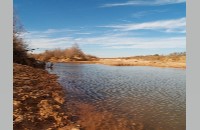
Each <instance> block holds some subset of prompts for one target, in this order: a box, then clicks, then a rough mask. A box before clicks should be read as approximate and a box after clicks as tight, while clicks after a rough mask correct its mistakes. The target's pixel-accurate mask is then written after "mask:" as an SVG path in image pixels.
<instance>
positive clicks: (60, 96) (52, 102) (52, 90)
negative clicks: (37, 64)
mask: <svg viewBox="0 0 200 130" xmlns="http://www.w3.org/2000/svg"><path fill="white" fill-rule="evenodd" d="M65 97H66V96H65V93H64V89H63V88H62V86H61V85H60V84H59V83H58V82H57V76H56V75H54V74H49V73H48V71H46V70H43V69H38V68H33V67H30V66H27V65H21V64H17V63H13V128H14V129H16V130H22V129H41V130H43V129H49V130H50V129H59V130H64V129H63V127H65V130H71V129H73V128H74V129H76V130H79V129H80V126H79V128H77V127H76V126H75V122H74V121H72V118H73V115H74V113H72V112H71V111H69V110H68V109H67V107H66V106H65V103H66V102H67V100H66V99H65ZM68 100H69V99H68Z"/></svg>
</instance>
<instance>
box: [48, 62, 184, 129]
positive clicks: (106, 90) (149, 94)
mask: <svg viewBox="0 0 200 130" xmlns="http://www.w3.org/2000/svg"><path fill="white" fill-rule="evenodd" d="M48 71H49V72H51V73H55V74H57V75H58V76H60V77H59V81H60V83H61V84H62V85H63V86H64V87H66V88H67V91H68V96H70V98H71V99H76V100H79V101H84V102H90V103H93V104H94V106H96V107H97V109H98V110H108V111H112V112H113V113H114V115H115V117H123V118H127V119H128V120H130V119H134V120H139V121H142V122H144V123H146V125H157V126H155V127H160V128H161V127H162V130H169V129H170V130H183V129H185V111H186V110H185V90H186V88H185V87H186V83H185V82H186V76H185V70H183V69H173V68H156V67H130V66H129V67H119V66H104V65H92V64H89V65H88V64H61V63H59V64H55V65H54V68H53V70H50V69H49V70H48Z"/></svg>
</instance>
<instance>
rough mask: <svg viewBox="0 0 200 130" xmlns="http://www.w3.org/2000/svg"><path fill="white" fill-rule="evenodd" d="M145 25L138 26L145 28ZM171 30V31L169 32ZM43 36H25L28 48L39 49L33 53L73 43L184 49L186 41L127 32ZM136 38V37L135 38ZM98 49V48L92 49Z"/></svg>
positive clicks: (84, 45) (178, 38)
mask: <svg viewBox="0 0 200 130" xmlns="http://www.w3.org/2000/svg"><path fill="white" fill-rule="evenodd" d="M146 26H147V25H145V26H144V25H143V26H140V27H142V28H146ZM156 27H157V26H156ZM170 29H171V30H170ZM173 29H174V28H168V31H169V32H170V31H176V30H173ZM42 35H43V36H41V35H39V31H38V33H29V34H25V36H27V37H26V39H27V40H28V43H29V46H30V48H39V50H36V51H35V53H39V52H42V51H44V50H46V49H54V48H61V49H64V48H68V47H70V46H71V45H72V44H73V43H78V44H79V45H80V46H81V47H86V46H87V45H93V46H98V47H103V48H112V49H119V48H140V49H141V48H142V49H149V48H185V46H186V40H185V37H171V38H149V37H138V34H137V33H136V34H134V33H132V34H131V35H130V33H129V32H125V33H124V32H118V33H116V32H112V33H107V34H103V35H96V36H92V37H89V36H88V37H79V38H77V37H76V35H75V36H70V37H69V36H64V37H51V36H46V35H44V33H43V34H42ZM136 36H137V37H136ZM94 49H98V48H94ZM86 53H87V52H86Z"/></svg>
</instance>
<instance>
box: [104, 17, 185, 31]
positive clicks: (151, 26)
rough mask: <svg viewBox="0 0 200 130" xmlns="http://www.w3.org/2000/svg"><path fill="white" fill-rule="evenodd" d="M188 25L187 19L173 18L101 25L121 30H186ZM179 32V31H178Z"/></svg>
mask: <svg viewBox="0 0 200 130" xmlns="http://www.w3.org/2000/svg"><path fill="white" fill-rule="evenodd" d="M185 26H186V19H185V18H180V19H172V20H160V21H153V22H145V23H132V24H120V25H107V26H100V27H105V28H113V29H116V30H120V31H132V30H144V29H145V30H161V31H162V30H164V31H166V32H170V31H169V30H173V32H176V30H182V31H183V32H184V30H185ZM171 32H172V31H171ZM177 32H178V31H177Z"/></svg>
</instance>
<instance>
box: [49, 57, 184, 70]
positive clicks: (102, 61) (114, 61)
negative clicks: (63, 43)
mask: <svg viewBox="0 0 200 130" xmlns="http://www.w3.org/2000/svg"><path fill="white" fill-rule="evenodd" d="M50 62H53V63H70V64H103V65H109V66H150V67H161V68H180V69H186V63H185V62H162V61H147V60H135V59H131V60H126V59H100V60H96V61H61V62H59V61H50Z"/></svg>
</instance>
